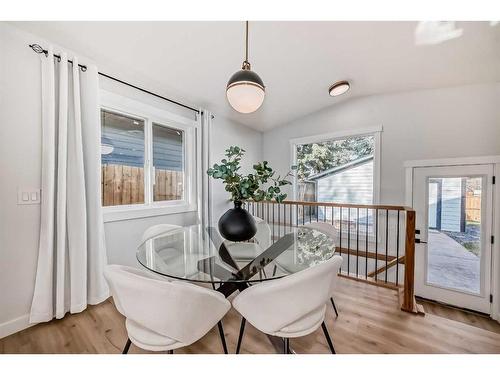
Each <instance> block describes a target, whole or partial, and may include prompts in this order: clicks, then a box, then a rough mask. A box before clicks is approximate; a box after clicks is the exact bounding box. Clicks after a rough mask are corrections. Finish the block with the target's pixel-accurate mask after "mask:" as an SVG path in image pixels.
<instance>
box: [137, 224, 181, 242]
mask: <svg viewBox="0 0 500 375" xmlns="http://www.w3.org/2000/svg"><path fill="white" fill-rule="evenodd" d="M178 229H182V227H181V226H179V225H173V224H157V225H153V226H152V227H149V228H148V229H146V230H145V231H144V233H143V235H142V242H144V241H147V240H150V239H151V238H154V237H157V236H159V235H161V234H164V233H168V232H171V231H174V230H178Z"/></svg>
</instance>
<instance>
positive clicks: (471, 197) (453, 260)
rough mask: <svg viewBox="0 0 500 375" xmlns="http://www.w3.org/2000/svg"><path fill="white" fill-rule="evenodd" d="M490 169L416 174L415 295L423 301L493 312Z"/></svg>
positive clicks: (453, 168)
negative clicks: (416, 241) (490, 299)
mask: <svg viewBox="0 0 500 375" xmlns="http://www.w3.org/2000/svg"><path fill="white" fill-rule="evenodd" d="M492 171H493V167H492V166H491V165H477V166H450V167H426V168H415V170H414V180H413V206H414V208H415V210H416V213H417V218H416V220H417V221H416V228H417V235H416V237H417V238H418V239H419V240H420V242H419V243H417V247H416V269H415V289H416V294H417V295H418V296H420V297H424V298H429V299H432V300H436V301H440V302H444V303H448V304H451V305H455V306H458V307H464V308H468V309H472V310H477V311H482V312H489V309H490V302H489V293H490V272H491V243H490V241H489V238H490V236H491V218H492V200H491V194H492V187H491V183H492V182H491V181H492Z"/></svg>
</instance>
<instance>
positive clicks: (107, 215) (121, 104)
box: [99, 90, 200, 222]
mask: <svg viewBox="0 0 500 375" xmlns="http://www.w3.org/2000/svg"><path fill="white" fill-rule="evenodd" d="M100 104H101V105H100V109H102V110H105V111H109V112H113V113H118V114H122V115H125V116H129V117H132V118H136V119H140V120H142V121H144V203H143V204H130V205H118V206H103V207H102V209H103V216H104V222H111V221H120V220H130V219H137V218H145V217H151V216H159V215H169V214H177V213H184V212H192V211H197V209H198V208H197V203H198V202H197V201H198V199H197V197H198V186H197V181H198V179H199V168H198V164H199V163H198V160H197V155H198V154H199V153H198V152H197V150H196V148H197V145H198V144H199V140H198V139H197V137H198V135H199V134H200V132H199V121H196V120H192V119H188V118H185V117H182V116H179V115H176V114H173V113H170V112H168V111H165V110H163V109H160V108H157V107H154V106H151V105H148V104H145V103H142V102H139V101H137V100H133V99H130V98H127V97H125V96H121V95H117V94H114V93H111V92H109V91H105V90H101V92H100ZM153 124H155V125H163V126H166V127H168V128H171V129H176V130H179V131H182V132H183V166H184V173H183V176H184V181H183V190H184V194H183V199H182V200H175V201H157V202H155V201H154V200H153V187H154V185H153V184H154V177H153V173H154V167H153ZM101 126H102V125H101ZM99 156H100V155H99ZM101 194H102V193H101Z"/></svg>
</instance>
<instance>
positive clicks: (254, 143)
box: [210, 116, 262, 226]
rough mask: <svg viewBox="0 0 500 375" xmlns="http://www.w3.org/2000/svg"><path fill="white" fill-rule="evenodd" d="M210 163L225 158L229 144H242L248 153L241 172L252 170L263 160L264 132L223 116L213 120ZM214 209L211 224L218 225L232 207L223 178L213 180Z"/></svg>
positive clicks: (243, 159)
mask: <svg viewBox="0 0 500 375" xmlns="http://www.w3.org/2000/svg"><path fill="white" fill-rule="evenodd" d="M210 140H211V144H210V163H211V164H210V165H213V164H214V163H218V162H219V161H220V160H221V159H223V158H224V157H225V156H224V152H225V150H226V149H227V148H229V146H240V147H241V148H243V149H244V150H245V151H246V153H245V155H244V156H243V158H242V161H241V162H242V168H241V170H240V171H241V173H243V174H246V173H249V172H251V170H252V166H253V164H255V163H257V162H258V161H261V160H262V133H260V132H257V131H255V130H252V129H250V128H248V127H246V126H243V125H239V124H235V123H232V122H230V121H229V120H227V119H225V118H223V117H217V116H216V117H215V119H213V120H212V127H211V134H210ZM210 183H211V193H212V210H211V214H212V215H211V216H212V218H211V221H212V224H211V225H215V226H217V221H218V220H219V218H220V216H221V215H222V214H223V213H224V212H225V211H226V210H227V209H229V208H231V207H232V204H231V202H230V201H229V198H230V194H229V193H228V192H227V191H225V190H224V185H223V184H222V182H221V180H211V182H210Z"/></svg>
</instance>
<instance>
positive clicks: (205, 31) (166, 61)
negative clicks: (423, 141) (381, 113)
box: [14, 21, 500, 131]
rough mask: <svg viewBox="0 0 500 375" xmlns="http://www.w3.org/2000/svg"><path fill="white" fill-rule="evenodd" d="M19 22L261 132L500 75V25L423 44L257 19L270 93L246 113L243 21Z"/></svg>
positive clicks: (254, 30) (341, 26)
mask: <svg viewBox="0 0 500 375" xmlns="http://www.w3.org/2000/svg"><path fill="white" fill-rule="evenodd" d="M14 24H15V25H16V26H18V27H21V28H23V29H25V30H27V31H30V32H32V33H34V34H37V35H39V36H41V37H44V38H46V39H48V40H51V41H53V42H54V43H56V44H59V45H62V46H64V47H66V48H69V49H72V50H74V51H78V52H79V53H81V54H83V55H85V56H87V57H89V58H91V59H93V60H95V61H96V62H97V63H98V64H99V68H100V69H101V70H102V71H104V72H106V73H108V74H111V75H117V76H118V77H124V78H126V79H134V82H132V83H135V84H138V85H141V84H148V83H149V84H152V83H153V86H154V89H155V90H156V91H158V90H160V91H161V92H160V93H162V94H166V95H170V96H173V98H174V99H178V100H183V101H185V102H186V103H187V104H191V105H194V106H202V107H205V108H208V109H210V110H212V111H213V112H215V113H216V114H219V115H223V116H226V117H228V118H231V119H233V120H235V121H238V122H240V123H242V124H245V125H248V126H250V127H252V128H255V129H258V130H261V131H265V130H268V129H270V128H273V127H275V126H278V125H281V124H284V123H286V122H288V121H290V120H293V119H295V118H297V117H300V116H303V115H305V114H308V113H311V112H314V111H317V110H319V109H321V108H324V107H327V106H330V105H333V104H335V103H338V102H340V101H342V100H349V99H350V98H354V97H359V96H364V95H372V94H381V93H391V92H398V91H407V90H415V89H424V88H436V87H447V86H456V85H464V84H474V83H483V82H492V81H500V25H499V24H492V23H489V22H457V27H458V28H461V29H463V33H462V35H461V36H460V37H458V38H456V39H452V40H448V41H446V42H443V43H441V44H437V45H418V46H417V45H416V44H415V37H414V33H415V28H416V26H417V22H309V21H307V22H302V21H300V22H250V56H249V60H250V62H251V64H252V69H253V70H255V71H256V72H257V73H258V74H259V75H260V76H261V77H262V79H263V80H264V83H265V84H266V99H265V101H264V104H263V106H262V107H261V108H260V109H259V110H258V111H257V112H255V113H253V114H248V115H243V114H239V113H237V112H235V111H234V110H232V109H231V107H230V106H229V105H228V103H227V100H226V97H225V86H226V83H227V80H228V79H229V77H230V76H231V74H232V73H234V72H235V71H236V70H238V69H240V67H241V62H242V60H243V57H244V56H243V53H244V23H243V22H15V23H14ZM119 74H122V75H121V76H120V75H119ZM343 79H347V80H349V81H350V82H351V90H350V91H349V93H348V94H346V95H344V96H342V97H338V98H332V97H330V96H329V95H328V87H329V86H330V85H331V84H332V83H333V82H335V81H338V80H343ZM151 88H153V87H151Z"/></svg>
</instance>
